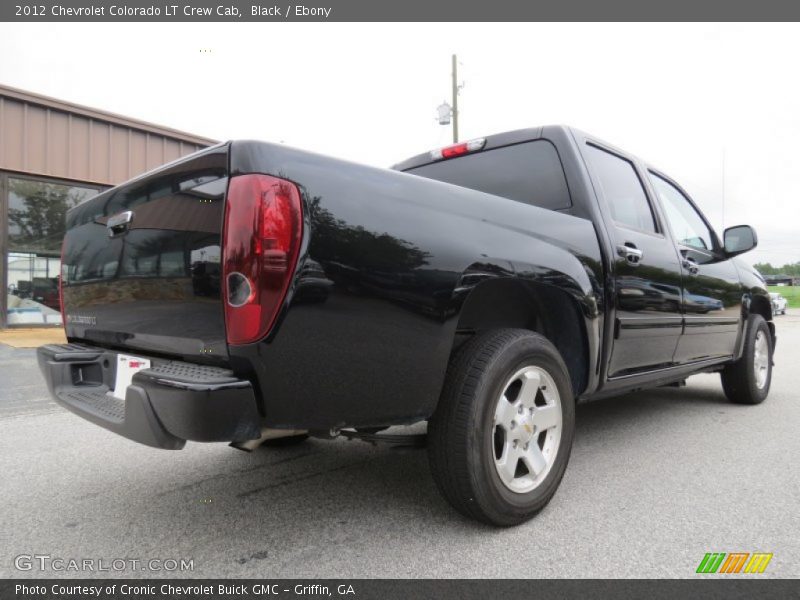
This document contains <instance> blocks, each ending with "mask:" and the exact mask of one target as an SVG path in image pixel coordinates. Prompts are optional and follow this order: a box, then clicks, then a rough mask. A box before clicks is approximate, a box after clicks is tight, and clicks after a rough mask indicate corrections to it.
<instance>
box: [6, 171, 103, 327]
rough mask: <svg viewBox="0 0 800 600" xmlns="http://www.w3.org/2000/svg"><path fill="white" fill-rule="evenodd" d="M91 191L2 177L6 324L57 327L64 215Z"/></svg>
mask: <svg viewBox="0 0 800 600" xmlns="http://www.w3.org/2000/svg"><path fill="white" fill-rule="evenodd" d="M97 192H98V190H97V189H94V188H90V187H83V186H72V185H63V184H59V183H51V182H47V181H35V180H32V179H22V178H16V177H9V178H8V248H9V252H8V258H7V260H8V262H7V273H8V288H7V289H6V292H7V296H6V306H7V309H8V312H7V314H8V325H34V324H35V325H40V324H49V325H50V324H51V325H60V324H61V313H60V310H61V303H60V300H59V294H58V277H59V274H60V271H61V242H62V240H63V238H64V231H65V229H66V213H67V211H68V210H69V209H70V208H72V207H73V206H75V205H77V204H78V203H80V202H82V201H83V200H85V199H87V198H89V197H91V196H94V195H95V194H97Z"/></svg>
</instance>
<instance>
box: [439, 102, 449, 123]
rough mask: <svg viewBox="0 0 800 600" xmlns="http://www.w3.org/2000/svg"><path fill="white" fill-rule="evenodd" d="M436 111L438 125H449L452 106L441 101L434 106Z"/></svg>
mask: <svg viewBox="0 0 800 600" xmlns="http://www.w3.org/2000/svg"><path fill="white" fill-rule="evenodd" d="M436 112H437V113H439V125H450V117H451V116H452V115H453V107H452V106H450V105H449V104H448V103H447V102H443V103H442V104H440V105H439V106H437V107H436Z"/></svg>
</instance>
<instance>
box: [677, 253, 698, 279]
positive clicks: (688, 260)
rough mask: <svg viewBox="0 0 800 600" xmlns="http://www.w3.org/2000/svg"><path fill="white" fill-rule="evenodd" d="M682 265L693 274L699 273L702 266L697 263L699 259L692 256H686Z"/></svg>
mask: <svg viewBox="0 0 800 600" xmlns="http://www.w3.org/2000/svg"><path fill="white" fill-rule="evenodd" d="M681 266H683V268H684V269H686V270H687V271H689V273H690V274H691V275H697V272H698V271H699V270H700V267H699V266H698V265H697V261H696V260H695V259H693V258H692V257H691V256H686V257H684V259H683V262H681Z"/></svg>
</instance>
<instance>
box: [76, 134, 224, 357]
mask: <svg viewBox="0 0 800 600" xmlns="http://www.w3.org/2000/svg"><path fill="white" fill-rule="evenodd" d="M227 181H228V179H227V146H217V147H214V148H212V149H209V150H206V151H203V152H200V153H197V154H194V155H192V156H190V157H188V158H186V159H183V160H180V161H179V162H176V163H172V164H170V165H167V166H166V167H164V168H162V169H158V170H156V171H153V172H151V173H148V174H146V175H145V176H143V177H140V178H138V179H135V180H133V181H131V182H129V183H127V184H123V185H121V186H119V187H116V188H112V189H111V190H108V191H106V192H104V193H102V194H100V195H98V196H96V197H94V198H92V199H90V200H88V201H86V202H84V203H83V204H80V205H78V206H77V207H75V208H74V209H72V210H71V211H70V212H69V214H68V215H67V233H66V236H65V239H64V247H63V260H62V274H61V276H62V282H63V306H64V318H65V327H66V331H67V337H68V338H69V339H70V340H71V341H79V340H84V341H86V342H90V343H93V344H95V345H102V346H106V347H111V348H117V349H122V350H130V351H133V352H136V351H139V352H143V353H144V352H147V353H154V354H162V355H168V356H179V357H182V358H184V359H191V360H193V361H195V362H210V363H214V362H224V361H225V360H226V359H227V347H226V344H225V326H224V317H223V307H222V303H221V300H220V240H221V233H222V222H223V203H224V198H225V191H226V187H227Z"/></svg>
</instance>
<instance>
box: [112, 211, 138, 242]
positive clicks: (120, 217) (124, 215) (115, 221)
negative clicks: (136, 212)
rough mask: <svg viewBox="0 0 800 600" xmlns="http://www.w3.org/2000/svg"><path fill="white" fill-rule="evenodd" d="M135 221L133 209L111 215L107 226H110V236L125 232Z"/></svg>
mask: <svg viewBox="0 0 800 600" xmlns="http://www.w3.org/2000/svg"><path fill="white" fill-rule="evenodd" d="M131 221H133V211H132V210H126V211H125V212H121V213H119V214H117V215H114V216H113V217H109V219H108V222H107V223H106V227H107V228H108V237H114V236H115V235H119V234H120V233H125V232H126V231H127V230H128V227H130V224H131Z"/></svg>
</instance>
